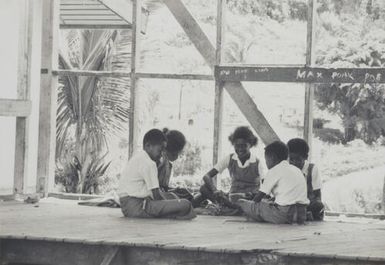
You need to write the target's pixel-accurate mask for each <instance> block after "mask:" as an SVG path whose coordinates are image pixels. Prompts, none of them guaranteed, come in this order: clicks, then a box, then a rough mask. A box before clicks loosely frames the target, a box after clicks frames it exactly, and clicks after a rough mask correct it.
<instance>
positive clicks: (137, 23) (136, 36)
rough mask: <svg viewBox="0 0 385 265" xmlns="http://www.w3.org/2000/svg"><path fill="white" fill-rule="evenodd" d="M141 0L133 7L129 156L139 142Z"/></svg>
mask: <svg viewBox="0 0 385 265" xmlns="http://www.w3.org/2000/svg"><path fill="white" fill-rule="evenodd" d="M141 3H142V1H141V0H133V7H132V43H131V86H130V113H129V121H128V122H129V125H128V131H129V134H128V157H131V156H132V154H133V152H134V149H135V144H136V143H137V134H138V131H137V127H136V125H137V124H138V115H137V112H136V102H137V101H138V94H139V93H138V91H137V77H136V67H137V63H138V62H139V59H140V50H139V47H140V33H139V29H140V28H141V19H140V17H138V16H140V14H141V6H142V4H141Z"/></svg>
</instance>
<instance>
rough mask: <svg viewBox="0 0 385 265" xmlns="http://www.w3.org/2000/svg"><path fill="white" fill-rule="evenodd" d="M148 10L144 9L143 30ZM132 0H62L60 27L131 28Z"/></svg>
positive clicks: (143, 29)
mask: <svg viewBox="0 0 385 265" xmlns="http://www.w3.org/2000/svg"><path fill="white" fill-rule="evenodd" d="M147 17H148V12H147V11H146V10H145V9H142V32H143V33H144V32H145V27H146V24H147ZM131 26H132V1H131V0H61V1H60V28H89V29H103V28H131Z"/></svg>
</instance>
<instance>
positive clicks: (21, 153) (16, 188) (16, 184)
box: [13, 1, 33, 194]
mask: <svg viewBox="0 0 385 265" xmlns="http://www.w3.org/2000/svg"><path fill="white" fill-rule="evenodd" d="M20 8H21V9H22V12H23V13H22V14H21V15H20V16H19V21H20V23H19V52H18V74H17V77H18V78H17V80H18V82H17V98H18V99H20V100H29V99H30V91H31V56H32V34H33V2H30V1H24V2H23V5H22V6H21V7H20ZM30 107H31V106H30ZM28 133H29V118H28V117H17V118H16V137H15V164H14V170H13V193H14V194H16V193H25V192H26V185H27V184H26V183H27V181H28V144H29V141H28V140H29V135H28Z"/></svg>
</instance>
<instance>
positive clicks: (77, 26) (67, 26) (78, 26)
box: [60, 21, 131, 29]
mask: <svg viewBox="0 0 385 265" xmlns="http://www.w3.org/2000/svg"><path fill="white" fill-rule="evenodd" d="M67 22H68V23H71V24H61V25H60V29H130V28H131V25H126V24H122V23H121V22H118V23H115V24H112V23H109V25H106V23H104V22H103V23H101V24H97V23H96V21H93V22H92V23H93V24H91V23H88V22H87V23H83V24H81V23H79V22H78V21H77V22H74V21H72V22H70V21H67Z"/></svg>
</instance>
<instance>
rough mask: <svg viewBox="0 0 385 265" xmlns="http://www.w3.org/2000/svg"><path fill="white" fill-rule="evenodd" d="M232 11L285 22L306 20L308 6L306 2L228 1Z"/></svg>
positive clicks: (282, 0) (295, 0) (277, 0)
mask: <svg viewBox="0 0 385 265" xmlns="http://www.w3.org/2000/svg"><path fill="white" fill-rule="evenodd" d="M227 4H228V7H229V9H230V10H232V11H235V12H237V13H238V14H240V15H246V14H252V15H254V16H256V17H259V18H261V17H262V18H263V17H268V18H270V19H273V20H276V21H279V22H283V21H285V20H288V19H299V20H306V16H307V15H306V14H307V5H306V1H304V0H260V1H255V0H227Z"/></svg>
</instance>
